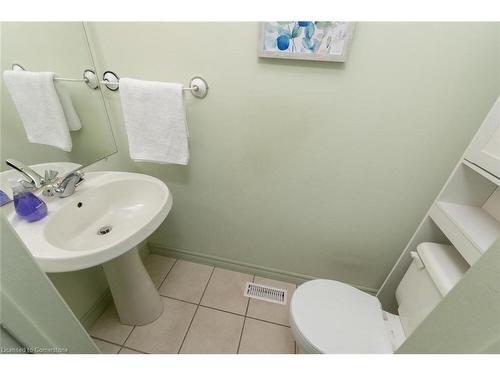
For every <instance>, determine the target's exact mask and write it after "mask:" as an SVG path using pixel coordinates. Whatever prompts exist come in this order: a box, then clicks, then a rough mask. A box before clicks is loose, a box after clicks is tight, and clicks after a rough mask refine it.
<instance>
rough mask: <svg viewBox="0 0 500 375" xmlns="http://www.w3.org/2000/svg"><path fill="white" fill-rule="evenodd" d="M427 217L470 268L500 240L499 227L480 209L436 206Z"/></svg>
mask: <svg viewBox="0 0 500 375" xmlns="http://www.w3.org/2000/svg"><path fill="white" fill-rule="evenodd" d="M430 216H431V218H432V220H433V221H434V222H435V223H436V224H437V226H438V227H439V228H440V229H441V230H442V231H443V233H444V234H445V235H446V236H447V237H448V239H449V240H450V241H451V242H452V243H453V245H454V246H455V247H456V248H457V250H458V251H459V252H460V253H461V254H462V256H463V257H464V258H465V260H466V261H467V262H468V263H469V264H470V265H472V264H474V263H475V262H476V261H477V260H478V259H479V257H480V256H481V254H483V253H484V252H485V251H486V250H488V248H489V247H490V246H491V245H493V243H494V242H495V241H496V240H497V239H498V238H500V223H499V222H498V221H497V220H495V218H494V217H493V216H491V215H490V214H489V213H488V212H486V211H485V210H484V209H482V208H481V207H474V206H466V205H462V204H455V203H449V202H437V203H436V204H434V206H433V207H432V208H431V211H430Z"/></svg>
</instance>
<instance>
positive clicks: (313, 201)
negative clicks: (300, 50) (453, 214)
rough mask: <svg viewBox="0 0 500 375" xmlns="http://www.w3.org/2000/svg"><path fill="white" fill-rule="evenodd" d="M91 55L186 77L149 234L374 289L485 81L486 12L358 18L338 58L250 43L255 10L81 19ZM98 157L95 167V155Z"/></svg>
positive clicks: (491, 61) (156, 170) (488, 87)
mask: <svg viewBox="0 0 500 375" xmlns="http://www.w3.org/2000/svg"><path fill="white" fill-rule="evenodd" d="M89 30H90V34H91V39H92V41H93V45H94V49H95V55H96V59H97V65H98V68H99V70H101V72H102V71H103V70H108V69H109V70H113V71H115V72H116V73H118V74H119V75H120V76H121V77H134V78H140V79H148V80H165V81H176V82H183V83H187V82H188V81H189V79H190V78H191V77H192V76H194V75H201V76H203V77H204V78H205V79H206V80H207V81H208V83H209V85H210V93H209V95H208V96H207V97H206V98H205V99H203V100H197V99H195V98H193V97H192V96H191V95H189V94H187V95H186V106H187V112H188V122H189V130H190V134H191V139H190V151H191V161H190V164H189V166H188V167H182V166H166V165H159V164H148V163H143V164H139V163H132V162H130V161H129V157H128V150H127V143H126V137H125V135H124V132H123V119H122V115H121V108H120V101H119V95H118V94H117V93H111V92H109V91H106V93H105V96H106V100H107V102H108V103H107V104H108V106H109V108H110V114H111V120H112V122H113V126H114V130H115V134H116V135H117V140H118V149H119V153H118V155H116V157H112V158H110V164H109V167H110V168H126V169H132V170H137V171H139V172H143V173H147V174H151V175H153V176H156V177H159V178H161V179H162V180H163V181H165V182H166V183H167V184H168V186H169V188H170V189H171V190H172V193H173V197H174V205H173V209H172V211H171V213H170V214H169V216H168V218H167V220H166V221H165V223H164V224H163V225H162V226H161V227H160V228H159V230H158V231H157V232H156V233H155V234H154V235H153V236H152V237H151V239H150V244H152V245H153V246H157V247H158V246H159V247H162V248H168V249H177V250H182V251H185V252H188V253H189V254H192V253H194V254H198V255H203V256H210V257H218V258H222V259H226V260H230V261H233V262H242V263H246V264H251V265H254V266H256V267H266V268H274V269H278V270H282V271H284V272H285V273H290V274H301V275H307V276H310V277H327V278H333V279H337V280H341V281H345V282H349V283H352V284H355V285H359V286H363V287H366V288H368V289H376V288H378V287H379V286H380V285H381V283H382V281H383V280H384V278H385V277H386V275H387V273H388V272H389V270H390V269H391V267H392V266H393V265H394V263H395V261H396V259H397V258H398V256H399V255H400V253H401V251H402V249H403V248H404V246H405V244H406V243H407V241H408V239H409V238H410V237H411V235H412V233H413V232H414V231H415V228H416V227H417V225H418V223H419V222H420V220H421V219H422V217H423V215H424V214H425V212H426V211H427V209H428V208H429V206H430V204H431V203H432V200H433V199H434V198H435V196H436V194H437V193H438V191H439V189H440V188H441V187H442V185H443V184H444V182H445V180H446V178H447V177H448V175H449V174H450V172H451V170H452V168H453V166H454V165H455V164H456V162H457V160H458V159H459V157H460V155H461V154H462V152H463V151H464V149H465V147H466V146H467V144H468V143H469V142H470V140H471V138H472V136H473V134H474V132H475V131H476V130H477V128H478V127H479V125H480V124H481V122H482V120H483V118H484V116H485V114H486V113H487V111H488V109H489V108H490V107H491V105H492V103H493V101H494V99H495V98H496V96H497V95H498V93H499V87H500V83H499V82H500V80H499V68H498V67H499V63H500V58H499V52H498V51H499V32H498V30H499V27H498V24H496V23H358V25H357V29H356V34H355V37H354V41H353V44H352V49H351V53H350V56H349V59H348V61H347V63H345V64H339V63H326V62H325V63H321V62H305V61H291V60H269V59H259V58H258V57H257V53H256V52H257V51H256V49H257V38H258V24H256V23H91V24H90V25H89ZM102 168H107V166H106V164H104V165H103V166H102Z"/></svg>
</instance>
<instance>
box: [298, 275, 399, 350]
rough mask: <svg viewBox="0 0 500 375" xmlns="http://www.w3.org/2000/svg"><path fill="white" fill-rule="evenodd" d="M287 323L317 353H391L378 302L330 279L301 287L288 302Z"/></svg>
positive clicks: (315, 281)
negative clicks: (288, 313)
mask: <svg viewBox="0 0 500 375" xmlns="http://www.w3.org/2000/svg"><path fill="white" fill-rule="evenodd" d="M290 317H291V320H292V321H291V324H293V325H294V327H295V329H296V330H297V331H298V332H299V334H300V335H301V336H302V338H303V339H304V340H306V341H307V342H309V343H310V344H311V346H313V347H314V348H316V349H317V350H318V351H319V352H321V353H392V347H391V343H390V341H389V337H388V333H387V331H386V328H385V324H384V319H383V315H382V307H381V306H380V302H379V300H378V299H377V298H376V297H374V296H372V295H370V294H368V293H365V292H362V291H360V290H358V289H356V288H353V287H352V286H349V285H347V284H344V283H340V282H338V281H333V280H312V281H308V282H306V283H304V284H302V285H301V286H300V287H298V288H297V290H296V291H295V293H294V294H293V297H292V300H291V302H290Z"/></svg>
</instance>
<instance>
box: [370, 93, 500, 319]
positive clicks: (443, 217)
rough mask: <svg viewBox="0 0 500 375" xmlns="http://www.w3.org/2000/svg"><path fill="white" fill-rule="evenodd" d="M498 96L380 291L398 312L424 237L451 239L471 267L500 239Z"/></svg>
mask: <svg viewBox="0 0 500 375" xmlns="http://www.w3.org/2000/svg"><path fill="white" fill-rule="evenodd" d="M499 177H500V97H499V98H498V99H497V101H496V103H495V104H494V105H493V108H492V109H491V111H490V112H489V113H488V115H487V116H486V119H485V120H484V122H483V124H482V125H481V127H480V128H479V130H478V132H477V133H476V135H475V137H474V139H473V140H472V141H471V143H470V145H469V147H468V148H467V150H466V151H465V153H464V155H463V156H462V158H461V159H460V161H459V162H458V164H457V166H456V167H455V169H454V170H453V172H452V174H451V176H450V177H449V179H448V181H447V182H446V184H445V185H444V187H443V189H442V190H441V192H440V193H439V195H438V197H437V198H436V200H435V201H434V203H433V204H432V206H431V208H430V209H429V211H428V213H427V215H426V216H425V217H424V219H423V220H422V222H421V224H420V225H419V227H418V228H417V230H416V232H415V233H414V235H413V237H412V238H411V239H410V241H409V243H408V244H407V246H406V248H405V249H404V251H403V253H402V254H401V257H400V258H399V259H398V261H397V263H396V265H395V266H394V268H393V269H392V271H391V273H390V274H389V276H388V277H387V278H386V280H385V281H384V283H383V285H382V287H381V288H380V290H379V292H378V294H377V296H378V298H379V299H380V301H381V302H382V305H383V307H384V309H385V310H386V311H389V312H393V313H397V304H396V300H395V297H394V296H395V291H396V287H397V285H398V284H399V282H400V281H401V279H402V278H403V275H404V274H405V272H406V270H407V269H408V267H409V266H410V263H411V261H412V258H411V255H410V252H413V251H415V250H416V247H417V246H418V245H419V244H420V243H422V242H437V243H442V244H447V243H449V244H451V245H453V246H454V247H455V248H456V251H458V252H459V253H460V255H461V256H462V257H463V258H464V259H465V261H466V262H467V263H468V264H469V265H470V266H471V267H472V266H473V265H474V263H476V262H477V260H478V259H479V258H480V257H481V256H482V255H483V254H484V253H485V252H486V251H488V249H489V248H490V247H491V246H492V245H493V244H494V243H495V242H496V241H497V240H499V239H500V178H499Z"/></svg>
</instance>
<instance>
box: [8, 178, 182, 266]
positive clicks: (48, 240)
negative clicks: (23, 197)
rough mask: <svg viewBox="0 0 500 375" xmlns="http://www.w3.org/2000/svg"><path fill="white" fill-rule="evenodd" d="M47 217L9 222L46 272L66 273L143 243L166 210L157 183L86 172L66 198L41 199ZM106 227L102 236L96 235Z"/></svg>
mask: <svg viewBox="0 0 500 375" xmlns="http://www.w3.org/2000/svg"><path fill="white" fill-rule="evenodd" d="M42 199H43V200H44V201H45V203H46V204H47V208H48V212H49V213H48V215H47V217H45V218H44V219H42V220H40V221H37V222H33V223H29V222H27V221H25V220H23V219H22V218H20V217H19V216H17V215H16V213H15V212H12V213H11V214H10V215H9V221H10V222H11V224H12V226H13V227H14V229H15V230H16V232H17V233H18V234H19V236H20V237H21V240H22V241H23V242H24V243H25V245H26V246H27V248H28V249H29V250H30V251H31V253H32V254H33V256H34V258H35V259H36V260H37V262H38V263H39V264H40V266H41V267H42V269H43V270H44V271H46V272H66V271H75V270H80V269H84V268H89V267H92V266H96V265H98V264H102V263H104V262H107V261H109V260H111V259H113V258H116V257H117V256H119V255H122V254H123V253H125V252H126V251H128V250H130V249H131V248H133V247H134V246H136V245H137V244H139V243H140V242H141V241H143V240H145V239H146V238H147V237H148V236H149V235H150V234H151V233H152V232H153V231H154V230H155V229H156V228H158V226H159V225H160V224H161V223H162V221H163V220H164V219H165V218H166V216H167V214H168V213H169V211H170V208H171V207H172V196H171V194H170V192H169V190H168V188H167V186H166V185H165V184H164V183H163V182H162V181H160V180H158V179H157V178H154V177H151V176H147V175H143V174H137V173H125V172H89V173H86V174H85V181H84V182H83V183H82V184H81V185H80V186H79V187H78V188H77V189H76V190H75V193H74V194H73V195H71V196H69V197H67V198H63V199H61V198H54V197H42ZM103 227H108V228H110V229H111V230H110V231H109V233H106V234H98V231H99V230H100V229H101V228H103Z"/></svg>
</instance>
